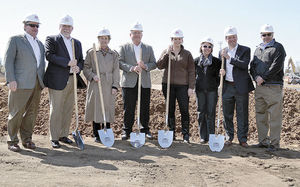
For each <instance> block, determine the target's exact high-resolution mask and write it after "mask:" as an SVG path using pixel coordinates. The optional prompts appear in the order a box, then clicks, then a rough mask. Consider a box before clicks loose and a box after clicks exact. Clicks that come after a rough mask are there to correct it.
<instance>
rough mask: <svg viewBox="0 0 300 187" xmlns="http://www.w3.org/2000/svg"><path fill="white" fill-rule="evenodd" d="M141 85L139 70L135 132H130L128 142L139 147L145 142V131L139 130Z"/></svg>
mask: <svg viewBox="0 0 300 187" xmlns="http://www.w3.org/2000/svg"><path fill="white" fill-rule="evenodd" d="M142 54H143V53H142V48H141V50H140V60H142ZM141 87H142V71H140V72H139V82H138V105H137V126H138V129H137V132H131V133H130V143H131V145H132V146H133V147H135V148H140V147H142V146H143V145H144V144H145V133H141V132H140V111H141Z"/></svg>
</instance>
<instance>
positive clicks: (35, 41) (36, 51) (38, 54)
mask: <svg viewBox="0 0 300 187" xmlns="http://www.w3.org/2000/svg"><path fill="white" fill-rule="evenodd" d="M25 36H26V38H27V40H28V41H29V43H30V45H31V47H32V49H33V52H34V56H35V59H36V63H37V67H39V66H40V61H41V50H40V47H39V44H38V39H37V38H33V37H32V36H31V35H30V34H28V33H25Z"/></svg>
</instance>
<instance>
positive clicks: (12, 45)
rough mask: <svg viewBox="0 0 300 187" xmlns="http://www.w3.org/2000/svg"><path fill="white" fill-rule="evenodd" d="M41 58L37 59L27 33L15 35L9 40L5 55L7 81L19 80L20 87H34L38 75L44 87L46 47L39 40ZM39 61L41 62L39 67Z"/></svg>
mask: <svg viewBox="0 0 300 187" xmlns="http://www.w3.org/2000/svg"><path fill="white" fill-rule="evenodd" d="M38 45H39V48H40V52H41V59H36V57H35V55H34V52H33V49H32V47H31V45H30V43H29V41H28V39H27V38H26V35H25V34H23V35H17V36H13V37H11V38H10V39H9V41H8V46H7V50H6V53H5V56H4V64H5V78H6V82H7V83H9V82H12V81H16V82H17V88H18V89H33V88H34V87H35V84H36V82H35V81H36V77H38V80H39V83H40V86H41V88H44V87H45V86H44V84H43V77H44V73H45V49H44V45H43V44H42V42H40V41H39V40H38ZM37 61H39V62H40V65H39V67H37Z"/></svg>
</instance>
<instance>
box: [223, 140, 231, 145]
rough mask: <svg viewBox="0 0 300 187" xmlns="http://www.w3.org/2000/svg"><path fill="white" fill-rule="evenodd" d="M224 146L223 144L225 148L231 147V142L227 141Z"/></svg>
mask: <svg viewBox="0 0 300 187" xmlns="http://www.w3.org/2000/svg"><path fill="white" fill-rule="evenodd" d="M224 144H225V146H231V145H232V141H231V140H227V141H226V142H225V143H224Z"/></svg>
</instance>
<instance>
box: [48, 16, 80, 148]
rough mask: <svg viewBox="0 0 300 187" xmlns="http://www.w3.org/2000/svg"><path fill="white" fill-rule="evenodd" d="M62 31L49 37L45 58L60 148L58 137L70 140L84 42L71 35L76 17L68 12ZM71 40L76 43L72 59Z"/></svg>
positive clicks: (55, 143)
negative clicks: (75, 81)
mask: <svg viewBox="0 0 300 187" xmlns="http://www.w3.org/2000/svg"><path fill="white" fill-rule="evenodd" d="M59 31H60V34H58V35H55V36H48V37H47V38H46V43H45V48H46V59H47V60H48V61H49V64H48V68H47V70H46V73H45V77H44V84H45V86H47V87H48V88H49V97H50V119H49V122H50V140H51V145H52V147H53V148H60V144H59V141H61V142H64V143H67V144H71V143H72V140H70V139H69V138H68V135H69V128H70V124H71V118H72V111H73V106H74V82H73V78H74V77H73V72H75V73H79V72H80V70H82V68H83V56H82V48H81V43H80V42H79V41H78V40H76V39H74V38H72V37H71V33H72V31H73V19H72V17H70V16H68V15H67V16H65V17H63V18H62V19H61V21H60V25H59ZM72 40H74V45H75V60H74V59H73V51H72Z"/></svg>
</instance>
